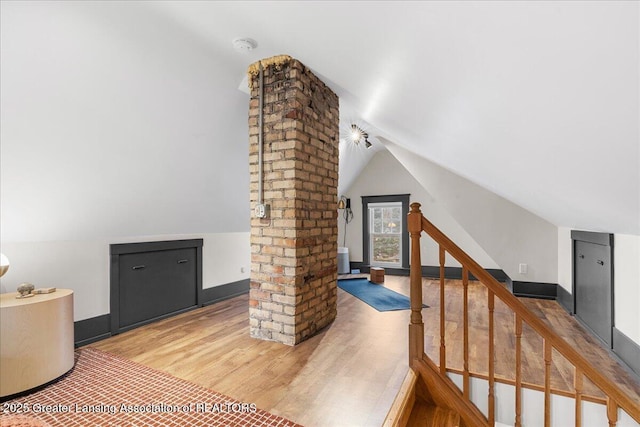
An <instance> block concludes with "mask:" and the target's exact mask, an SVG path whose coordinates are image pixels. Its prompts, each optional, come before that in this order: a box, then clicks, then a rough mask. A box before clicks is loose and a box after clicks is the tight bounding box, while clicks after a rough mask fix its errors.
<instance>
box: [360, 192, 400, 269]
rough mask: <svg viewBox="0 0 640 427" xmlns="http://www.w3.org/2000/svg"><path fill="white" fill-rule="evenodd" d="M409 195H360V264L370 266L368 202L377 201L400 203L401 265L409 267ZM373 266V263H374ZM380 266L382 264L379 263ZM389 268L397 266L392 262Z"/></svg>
mask: <svg viewBox="0 0 640 427" xmlns="http://www.w3.org/2000/svg"><path fill="white" fill-rule="evenodd" d="M409 196H410V194H392V195H384V196H362V264H363V266H369V267H370V266H372V264H371V254H370V253H371V248H370V244H369V242H370V241H371V240H370V233H369V204H377V203H394V202H395V203H397V202H400V203H402V232H401V233H400V239H401V243H400V247H401V249H400V252H401V253H400V256H401V262H400V264H401V267H400V268H403V269H408V268H409V233H408V232H407V215H408V214H409ZM374 266H375V265H374ZM380 266H381V267H384V265H382V264H380ZM389 268H398V267H396V265H395V264H394V265H393V266H389Z"/></svg>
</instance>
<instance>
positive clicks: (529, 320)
mask: <svg viewBox="0 0 640 427" xmlns="http://www.w3.org/2000/svg"><path fill="white" fill-rule="evenodd" d="M418 224H419V227H420V231H418V229H417V227H418ZM408 229H409V230H408V231H409V233H410V235H411V237H412V246H411V249H412V254H411V261H412V262H411V291H412V294H411V299H412V301H411V309H412V318H411V325H410V331H411V329H412V326H414V329H419V324H421V323H422V316H421V313H419V312H418V313H419V314H420V318H419V319H417V316H415V309H417V308H418V306H417V304H422V296H421V276H422V272H421V263H420V253H419V251H420V242H419V240H420V232H421V231H425V232H426V233H427V234H428V235H429V236H430V237H431V238H432V239H433V240H435V241H436V242H437V243H438V244H439V245H440V247H441V248H443V249H444V250H445V251H446V252H449V254H451V256H453V257H454V258H455V259H456V260H457V261H458V262H459V263H460V264H462V266H463V269H465V270H466V271H467V272H468V273H471V274H473V276H475V277H476V278H477V279H478V280H479V281H480V282H481V283H482V284H483V285H484V286H486V287H487V288H488V290H489V298H490V300H491V299H492V298H493V296H495V297H498V298H499V299H500V300H501V301H502V302H503V303H504V304H506V305H507V306H508V307H509V308H511V310H513V312H514V313H515V314H516V316H517V319H519V321H522V322H525V323H526V324H527V325H529V326H530V327H531V328H532V329H533V330H535V331H536V332H537V333H538V334H539V335H540V336H541V337H542V338H543V341H544V344H545V356H546V357H545V363H546V362H547V361H548V360H547V359H548V358H549V359H550V357H551V356H550V353H551V348H555V349H556V350H557V351H558V352H559V353H560V354H561V355H563V356H564V357H565V358H566V359H567V360H568V361H569V362H570V363H571V364H573V366H574V367H575V369H576V371H578V372H580V374H581V375H583V376H586V377H587V378H589V379H590V380H591V381H592V382H593V383H594V385H596V386H597V387H599V388H600V390H601V391H602V392H604V394H605V395H606V396H608V400H609V401H611V403H610V405H608V411H607V412H608V413H609V414H613V409H612V408H615V407H616V405H617V407H620V408H622V409H623V410H624V411H625V412H626V413H627V414H629V416H631V417H632V418H633V419H634V420H635V421H637V422H640V406H639V405H638V403H637V402H635V401H634V400H633V399H632V398H631V397H629V396H628V395H627V394H625V393H624V392H623V391H622V390H620V389H619V388H618V387H617V386H616V385H615V384H614V383H613V382H612V381H611V380H609V379H608V378H607V377H605V376H604V375H603V374H601V373H600V372H599V371H598V370H597V369H596V368H595V367H593V366H592V365H591V364H590V363H589V362H588V361H587V360H586V359H585V358H584V357H583V356H582V355H581V354H580V353H578V352H577V351H576V350H575V349H574V348H573V347H571V345H569V344H568V343H567V342H566V341H565V340H564V339H562V338H561V337H560V336H559V335H558V334H557V333H556V332H554V331H553V330H552V329H551V328H550V327H549V326H547V325H546V324H545V323H544V322H543V321H542V320H541V319H540V318H538V317H537V316H536V315H535V314H533V313H532V312H531V311H529V310H528V309H527V308H526V306H525V305H524V304H523V303H522V302H521V301H520V300H518V298H516V297H515V296H514V295H513V294H512V293H511V292H509V290H507V289H506V288H505V287H504V286H503V285H501V284H500V283H499V282H498V281H497V280H496V279H495V278H494V277H493V276H491V275H490V274H489V273H488V272H487V271H486V270H485V269H484V268H482V267H481V266H480V265H479V264H478V263H477V262H476V261H475V260H473V259H472V258H471V257H470V256H469V255H468V254H467V253H465V252H464V251H463V250H462V249H461V248H460V247H458V246H457V245H456V244H455V243H454V242H453V241H452V240H451V239H449V238H448V237H447V236H446V235H445V234H444V233H443V232H442V231H440V230H439V229H438V228H437V227H436V226H435V225H433V224H432V223H431V222H430V221H429V220H427V219H426V218H425V217H424V216H423V215H422V212H421V211H420V203H412V204H411V212H410V213H409V215H408ZM415 250H417V252H418V253H417V254H416V253H415V252H414V251H415ZM440 259H441V270H442V268H443V264H444V261H443V256H442V251H441V254H440ZM418 275H419V277H418ZM463 276H464V275H463ZM414 277H416V278H417V280H416V279H414ZM441 277H442V271H441ZM414 282H415V283H414ZM418 283H420V295H419V296H418V295H416V296H415V297H416V299H417V298H418V297H419V300H418V301H414V295H413V291H414V288H417V287H418ZM414 303H415V304H414ZM490 304H491V303H490ZM414 305H415V306H416V307H415V308H414ZM443 308H444V306H441V309H443ZM414 317H416V319H414ZM415 335H416V334H411V333H410V340H411V339H412V338H416V337H415ZM417 346H418V343H415V342H414V343H411V342H410V343H409V349H410V350H409V352H410V360H411V357H412V353H413V352H417V348H416V347H417ZM420 349H421V350H420V353H422V349H424V337H422V345H421V347H420ZM443 352H444V350H443V349H442V348H441V355H442V354H443ZM414 357H415V355H414ZM445 363H446V360H445ZM445 363H443V360H442V356H441V363H440V365H441V366H440V368H441V370H442V368H443V366H442V365H444V364H445ZM547 381H548V380H547ZM580 383H581V381H580ZM547 388H548V387H547ZM578 392H581V391H578ZM490 395H492V391H491V390H490ZM490 421H492V420H491V418H490ZM610 421H611V419H610Z"/></svg>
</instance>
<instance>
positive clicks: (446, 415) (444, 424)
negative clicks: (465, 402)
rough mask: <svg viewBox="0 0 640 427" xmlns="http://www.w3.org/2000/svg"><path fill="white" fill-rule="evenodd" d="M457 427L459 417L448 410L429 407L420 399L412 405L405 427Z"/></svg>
mask: <svg viewBox="0 0 640 427" xmlns="http://www.w3.org/2000/svg"><path fill="white" fill-rule="evenodd" d="M436 426H438V427H458V426H460V416H459V415H458V414H457V413H456V412H454V411H451V410H449V409H445V408H441V407H439V406H435V405H431V404H428V403H426V402H424V401H423V400H422V399H417V400H416V402H415V403H414V404H413V409H412V410H411V416H410V417H409V421H408V422H407V427H436Z"/></svg>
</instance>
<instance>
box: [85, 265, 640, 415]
mask: <svg viewBox="0 0 640 427" xmlns="http://www.w3.org/2000/svg"><path fill="white" fill-rule="evenodd" d="M385 286H387V287H389V288H391V289H394V290H397V291H399V292H401V293H403V294H405V295H408V293H409V280H408V278H407V277H394V276H387V277H386V280H385ZM438 286H439V285H438V283H437V281H433V280H428V279H424V280H423V294H424V302H425V303H426V304H428V305H430V308H425V309H423V316H424V319H425V330H426V333H425V336H426V337H425V341H426V351H427V353H428V354H430V355H431V356H432V358H433V360H434V361H435V362H436V363H437V362H438V346H439V332H438V330H437V327H438V325H439V322H438V320H437V319H438V317H437V316H438V313H439V295H438ZM460 289H461V286H460V282H459V281H447V295H448V296H447V300H446V305H447V318H448V320H447V326H446V328H447V338H448V349H449V350H448V354H447V361H448V364H449V366H452V367H460V368H461V367H462V362H461V361H462V356H461V351H460V349H461V348H462V344H461V339H462V338H461V337H462V332H461V330H462V326H461V323H460V319H461V307H462V302H461V301H462V300H461V298H460V297H459V295H460V294H461V290H460ZM485 295H486V292H485V291H484V290H483V288H482V287H481V286H480V285H477V284H474V282H471V284H470V298H471V301H472V302H471V304H470V306H471V310H472V315H471V319H472V325H473V328H474V329H473V330H474V333H473V336H475V337H478V338H479V340H478V341H477V342H476V344H474V345H473V346H472V355H473V358H474V359H473V362H472V364H471V365H472V366H471V367H472V370H476V371H478V372H483V370H486V368H485V366H486V359H487V356H486V349H485V350H483V346H484V345H485V344H486V340H484V341H483V339H482V337H483V336H484V334H483V333H482V332H483V331H484V330H485V328H486V320H485V319H486V318H485V317H484V315H483V314H482V313H484V312H485V310H486V297H485ZM523 302H525V304H526V305H527V306H528V307H529V308H530V309H532V310H534V312H536V313H537V314H538V315H539V316H540V317H541V318H543V319H544V320H545V321H547V322H549V323H550V324H551V325H553V327H554V328H555V329H556V330H558V331H559V332H560V333H561V334H562V335H563V336H565V337H566V338H568V339H569V340H570V342H571V343H573V344H575V345H576V346H580V348H582V349H584V354H585V355H586V356H587V357H589V358H590V359H591V360H593V361H594V363H598V364H599V366H602V369H604V370H605V372H608V373H609V374H610V375H612V376H613V378H616V380H617V381H618V382H619V383H620V384H621V385H622V386H623V387H624V388H625V389H627V390H628V391H629V392H630V393H634V395H635V396H640V384H638V383H637V382H636V381H635V379H634V378H633V377H632V376H631V375H629V374H628V373H627V372H626V371H625V370H624V369H623V368H622V367H620V366H619V365H618V364H617V363H616V362H615V361H614V360H613V359H612V358H611V357H610V356H609V354H608V353H607V351H606V350H604V349H602V348H601V347H600V346H599V344H598V343H597V342H596V341H595V339H593V338H591V337H590V336H589V335H588V334H587V333H586V332H584V330H583V329H582V327H580V326H579V325H578V324H577V323H576V322H575V320H574V319H573V318H572V317H571V316H569V315H568V314H567V313H566V312H564V310H563V309H562V308H561V307H560V306H559V305H558V304H557V303H556V302H555V301H544V300H536V299H523ZM248 306H249V304H248V296H247V295H243V296H239V297H236V298H233V299H230V300H227V301H223V302H220V303H217V304H214V305H211V306H208V307H204V308H200V309H197V310H193V311H190V312H188V313H183V314H181V315H178V316H175V317H172V318H169V319H165V320H162V321H159V322H156V323H153V324H149V325H146V326H143V327H141V328H138V329H135V330H132V331H129V332H126V333H123V334H120V335H117V336H114V337H111V338H108V339H106V340H103V341H100V342H97V343H94V344H91V345H90V346H91V347H95V348H99V349H101V350H104V351H109V352H111V353H114V354H118V355H120V356H123V357H125V358H128V359H131V360H133V361H135V362H138V363H141V364H143V365H146V366H149V367H152V368H156V369H159V370H162V371H165V372H168V373H170V374H172V375H175V376H177V377H180V378H183V379H186V380H188V381H192V382H194V383H196V384H200V385H202V386H204V387H208V388H211V389H213V390H215V391H217V392H220V393H223V394H226V395H228V396H230V397H233V398H235V399H238V400H240V401H243V402H248V403H255V404H256V405H257V406H258V407H260V408H262V409H265V410H267V411H270V412H272V413H274V414H277V415H281V416H284V417H286V418H289V419H291V420H293V421H296V422H298V423H300V424H303V425H305V426H379V425H381V424H382V422H383V420H384V418H385V416H386V413H387V411H388V410H389V408H390V406H391V403H392V401H393V399H394V397H395V395H396V394H397V392H398V390H399V389H400V384H401V382H402V380H403V379H404V376H405V374H406V372H407V369H408V363H407V357H408V356H407V325H408V322H409V311H408V310H404V311H395V312H383V313H380V312H378V311H376V310H375V309H373V308H371V307H370V306H368V305H367V304H365V303H363V302H361V301H360V300H358V299H356V298H355V297H353V296H351V295H350V294H348V293H346V292H343V291H342V290H338V317H337V319H336V320H335V321H334V322H333V324H331V325H330V326H329V327H328V328H326V329H324V330H323V331H322V332H321V333H319V334H318V335H316V336H314V337H312V338H311V339H309V340H307V341H305V342H304V343H302V344H299V345H297V346H295V347H289V346H285V345H282V344H278V343H273V342H266V341H259V340H256V339H252V338H250V337H249V321H248ZM512 323H513V319H512V314H511V313H508V312H507V310H506V308H505V307H503V306H501V305H500V304H497V305H496V326H498V327H499V328H498V332H497V333H496V348H497V352H498V353H497V357H496V359H497V364H496V373H497V374H498V375H500V374H504V375H508V373H507V371H508V370H509V366H510V365H511V363H512V360H514V356H513V351H510V349H511V348H512V346H513V336H512V335H510V334H511V333H512V332H511V331H510V328H512V327H513V326H512ZM510 325H511V326H510ZM529 335H531V334H529ZM523 341H524V346H523V348H525V349H526V350H527V353H526V354H525V355H524V357H523V359H524V360H523V366H525V369H524V375H525V380H527V381H531V382H538V383H539V384H542V380H543V376H542V372H543V363H542V360H541V358H540V357H538V355H539V354H542V353H541V344H538V339H537V338H536V337H532V336H531V337H529V336H528V334H527V331H526V329H525V335H524V337H523ZM553 372H554V376H553V386H554V387H558V388H563V387H564V388H569V386H570V385H571V383H572V381H573V380H572V372H571V371H570V370H569V369H568V368H567V366H566V363H564V364H563V361H562V360H560V358H558V357H555V358H554V371H553ZM638 402H640V397H638Z"/></svg>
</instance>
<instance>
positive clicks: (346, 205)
mask: <svg viewBox="0 0 640 427" xmlns="http://www.w3.org/2000/svg"><path fill="white" fill-rule="evenodd" d="M338 210H341V211H343V212H342V217H343V218H344V237H343V239H342V246H343V247H346V243H347V225H349V223H350V222H351V221H352V220H353V211H352V210H351V199H347V198H346V197H345V196H340V200H338Z"/></svg>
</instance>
